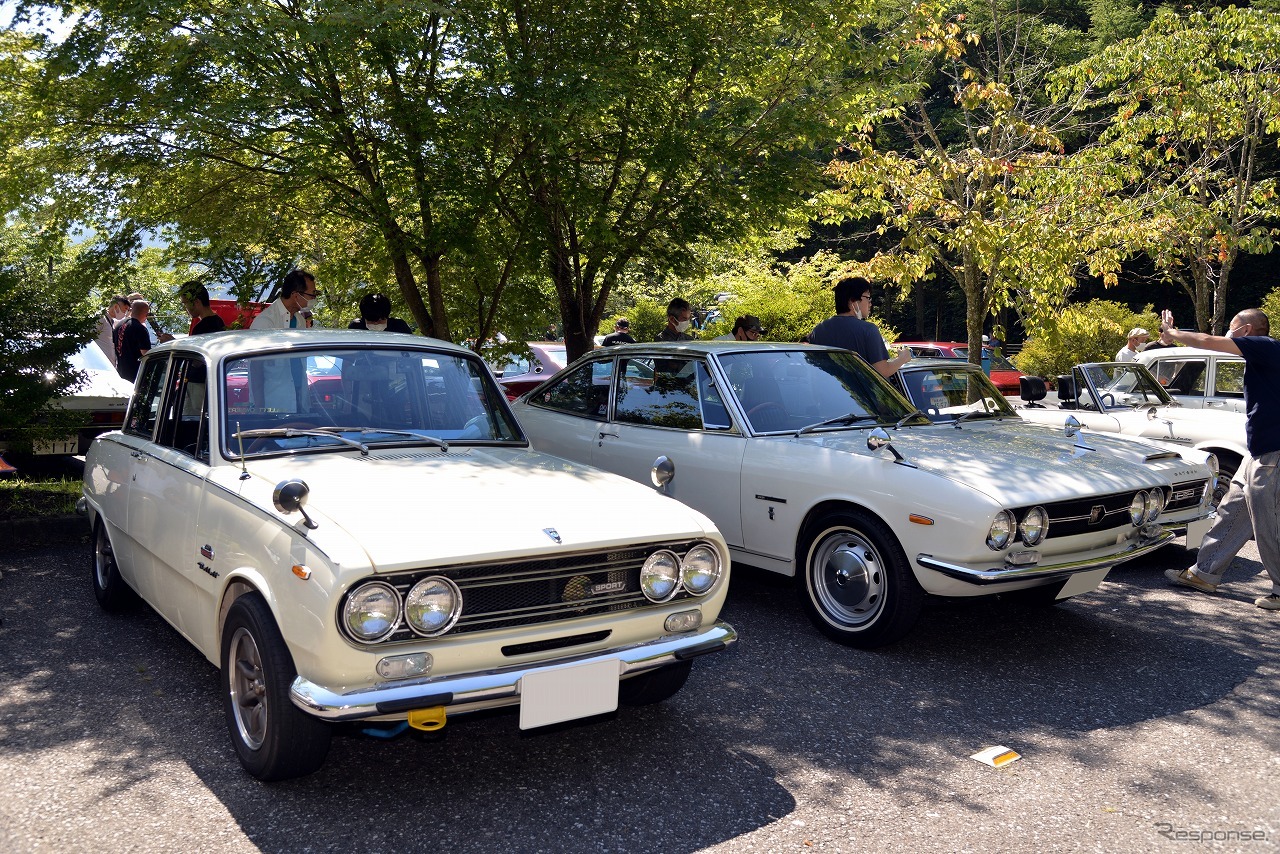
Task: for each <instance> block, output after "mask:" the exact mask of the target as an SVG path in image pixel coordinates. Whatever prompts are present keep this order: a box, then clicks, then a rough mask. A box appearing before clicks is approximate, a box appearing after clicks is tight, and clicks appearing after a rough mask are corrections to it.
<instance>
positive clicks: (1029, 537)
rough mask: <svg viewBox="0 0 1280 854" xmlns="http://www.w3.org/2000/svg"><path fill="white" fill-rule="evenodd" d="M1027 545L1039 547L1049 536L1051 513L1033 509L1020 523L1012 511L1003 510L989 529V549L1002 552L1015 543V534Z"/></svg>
mask: <svg viewBox="0 0 1280 854" xmlns="http://www.w3.org/2000/svg"><path fill="white" fill-rule="evenodd" d="M1015 533H1016V534H1017V535H1018V539H1020V540H1022V542H1023V543H1024V544H1025V545H1028V546H1038V545H1040V543H1042V542H1044V538H1045V537H1046V536H1048V534H1049V513H1048V511H1047V510H1045V509H1044V508H1043V507H1032V508H1031V509H1030V510H1028V511H1027V512H1026V513H1025V514H1023V516H1022V521H1021V522H1019V521H1018V519H1017V517H1015V516H1014V515H1013V511H1011V510H1001V511H1000V512H999V513H997V514H996V518H995V519H994V520H992V522H991V527H990V528H989V529H987V547H988V548H990V549H991V550H992V551H997V552H998V551H1000V550H1001V549H1003V548H1004V547H1005V546H1007V545H1009V543H1010V542H1012V541H1013V537H1014V534H1015Z"/></svg>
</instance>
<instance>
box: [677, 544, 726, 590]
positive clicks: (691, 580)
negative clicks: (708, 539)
mask: <svg viewBox="0 0 1280 854" xmlns="http://www.w3.org/2000/svg"><path fill="white" fill-rule="evenodd" d="M719 577H720V555H719V553H718V552H716V550H715V549H713V548H712V547H711V546H707V545H696V546H694V547H693V548H691V549H689V553H688V554H686V555H685V556H684V560H683V561H681V562H680V581H681V582H683V583H684V589H685V590H688V591H689V592H690V593H692V594H694V595H695V596H701V595H702V594H704V593H706V592H707V591H708V590H710V589H711V588H712V587H714V586H715V583H716V579H718V578H719Z"/></svg>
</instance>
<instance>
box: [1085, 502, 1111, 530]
mask: <svg viewBox="0 0 1280 854" xmlns="http://www.w3.org/2000/svg"><path fill="white" fill-rule="evenodd" d="M1106 515H1107V508H1106V507H1104V506H1103V505H1101V504H1095V505H1093V509H1091V510H1090V511H1089V524H1090V525H1096V524H1098V523H1099V522H1101V521H1102V520H1103V519H1105V518H1106Z"/></svg>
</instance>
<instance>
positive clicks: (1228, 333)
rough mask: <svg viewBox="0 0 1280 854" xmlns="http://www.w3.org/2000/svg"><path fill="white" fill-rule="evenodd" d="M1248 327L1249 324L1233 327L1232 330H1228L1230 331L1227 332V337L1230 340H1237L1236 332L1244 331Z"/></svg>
mask: <svg viewBox="0 0 1280 854" xmlns="http://www.w3.org/2000/svg"><path fill="white" fill-rule="evenodd" d="M1248 325H1249V324H1247V323H1242V324H1240V325H1239V326H1234V327H1232V328H1231V329H1228V330H1227V337H1228V338H1235V337H1236V330H1237V329H1244V328H1245V327H1246V326H1248Z"/></svg>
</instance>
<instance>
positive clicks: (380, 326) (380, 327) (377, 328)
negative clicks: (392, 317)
mask: <svg viewBox="0 0 1280 854" xmlns="http://www.w3.org/2000/svg"><path fill="white" fill-rule="evenodd" d="M364 328H365V329H368V330H369V331H370V332H385V331H386V329H387V324H386V323H374V322H373V321H370V320H366V321H365V323H364Z"/></svg>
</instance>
